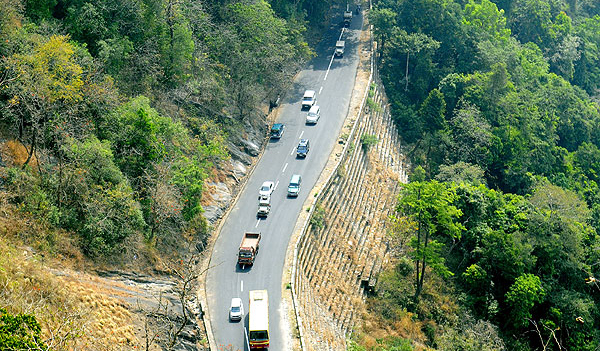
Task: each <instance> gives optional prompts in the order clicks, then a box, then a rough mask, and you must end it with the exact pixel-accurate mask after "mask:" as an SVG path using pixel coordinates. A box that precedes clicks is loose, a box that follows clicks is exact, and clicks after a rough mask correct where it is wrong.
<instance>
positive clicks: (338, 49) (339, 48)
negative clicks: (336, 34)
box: [335, 40, 346, 57]
mask: <svg viewBox="0 0 600 351" xmlns="http://www.w3.org/2000/svg"><path fill="white" fill-rule="evenodd" d="M345 46H346V42H345V41H343V40H338V41H336V42H335V56H336V57H342V56H344V47H345Z"/></svg>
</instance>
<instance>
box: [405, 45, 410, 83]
mask: <svg viewBox="0 0 600 351" xmlns="http://www.w3.org/2000/svg"><path fill="white" fill-rule="evenodd" d="M409 57H410V51H407V52H406V72H405V74H404V75H405V78H406V84H405V85H404V91H408V59H409Z"/></svg>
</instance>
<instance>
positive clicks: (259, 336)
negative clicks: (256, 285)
mask: <svg viewBox="0 0 600 351" xmlns="http://www.w3.org/2000/svg"><path fill="white" fill-rule="evenodd" d="M249 295H250V307H249V311H248V313H249V318H248V339H249V341H248V343H249V344H250V349H252V350H254V349H267V348H269V295H268V294H267V290H251V291H250V293H249Z"/></svg>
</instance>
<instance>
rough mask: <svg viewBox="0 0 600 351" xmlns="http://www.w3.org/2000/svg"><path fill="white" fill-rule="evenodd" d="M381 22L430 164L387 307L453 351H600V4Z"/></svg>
mask: <svg viewBox="0 0 600 351" xmlns="http://www.w3.org/2000/svg"><path fill="white" fill-rule="evenodd" d="M369 18H370V20H371V22H372V23H373V24H374V26H375V28H374V34H375V37H376V39H377V40H378V42H379V44H380V45H379V48H380V56H379V58H378V63H379V67H380V71H381V76H382V79H383V81H384V84H385V86H386V92H387V94H388V95H389V97H390V102H391V104H392V116H393V118H394V120H395V121H396V123H397V124H398V126H399V131H400V134H401V135H402V137H403V140H404V141H405V143H406V144H407V145H406V150H408V151H409V156H410V158H411V162H412V163H413V165H414V167H415V168H416V169H415V172H414V173H413V177H412V182H411V183H409V184H407V185H405V186H404V187H403V190H402V191H401V194H400V199H399V205H398V208H397V213H396V216H395V221H400V222H402V223H410V224H411V225H410V226H409V228H410V230H408V234H407V235H408V238H407V240H397V238H398V236H399V235H402V231H396V233H395V234H394V236H392V239H393V240H392V243H394V242H398V243H406V244H403V245H401V244H396V245H400V246H398V247H396V248H394V250H393V252H396V253H397V255H396V256H397V257H396V265H395V267H393V268H391V270H389V271H386V273H384V274H382V277H381V279H380V282H379V285H378V288H377V291H376V296H375V297H374V300H373V302H372V307H373V310H374V311H375V312H376V313H378V314H380V315H381V316H383V318H384V319H387V320H390V319H391V320H394V319H399V318H401V317H402V316H403V315H406V313H408V312H412V313H416V315H417V316H418V319H419V320H420V321H422V322H423V323H424V324H422V325H423V333H424V334H425V335H426V336H427V344H428V345H429V346H432V347H435V348H438V349H440V350H498V349H506V350H540V349H546V350H548V349H552V350H596V349H597V348H598V347H599V345H600V332H599V331H600V309H599V306H600V285H598V281H597V280H596V277H598V276H600V240H599V239H600V237H599V236H598V229H599V228H600V221H599V220H600V189H599V188H598V181H599V179H598V177H599V175H600V149H599V148H600V109H599V106H598V101H599V99H598V98H599V97H600V90H599V88H600V71H599V68H600V61H599V60H600V56H599V55H598V52H597V50H598V48H599V47H600V6H599V5H598V3H597V1H593V0H583V1H570V0H497V1H490V0H462V1H460V0H411V1H408V0H378V1H375V2H374V9H373V10H372V11H371V13H370V14H369ZM440 214H444V215H443V216H440ZM452 228H453V229H452ZM457 228H458V229H457ZM451 229H452V230H451ZM394 238H395V239H394ZM407 260H408V261H407ZM408 262H411V263H408ZM407 263H408V264H407ZM425 265H426V266H428V267H429V269H427V270H425V269H423V267H424V266H425ZM423 278H424V279H425V283H424V282H423V280H422V279H423ZM440 279H441V280H443V281H444V282H445V286H446V287H447V289H446V290H444V289H441V288H439V287H436V286H435V284H427V280H431V281H439V280H440ZM421 289H424V290H423V291H421ZM448 289H450V290H451V291H454V292H453V293H452V294H451V296H452V301H454V303H456V306H457V307H456V308H454V309H452V308H450V307H448V305H447V304H445V307H444V304H442V302H441V301H442V300H443V299H442V298H441V297H440V296H441V295H443V294H444V291H449V290H448ZM446 294H448V293H446ZM444 309H445V310H444ZM473 318H474V319H473ZM431 323H433V324H431ZM432 325H434V326H435V327H432ZM482 335H486V337H481V336H482ZM494 335H496V336H495V337H494ZM498 337H500V339H499V338H498ZM381 345H383V347H384V348H385V349H388V348H386V347H389V349H390V350H392V349H393V350H395V349H396V348H393V347H394V346H391V344H390V345H388V346H385V345H386V342H383V341H382V343H381ZM403 345H404V346H402V347H404V348H402V349H403V350H404V349H411V348H412V347H413V346H415V345H416V344H413V346H410V345H409V346H408V348H407V346H406V345H405V344H403ZM356 347H359V346H356Z"/></svg>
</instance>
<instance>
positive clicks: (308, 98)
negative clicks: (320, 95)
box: [302, 90, 317, 109]
mask: <svg viewBox="0 0 600 351" xmlns="http://www.w3.org/2000/svg"><path fill="white" fill-rule="evenodd" d="M316 103H317V93H316V92H315V91H314V90H307V91H305V92H304V95H303V96H302V108H303V109H304V108H311V107H312V106H313V105H314V104H316Z"/></svg>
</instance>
